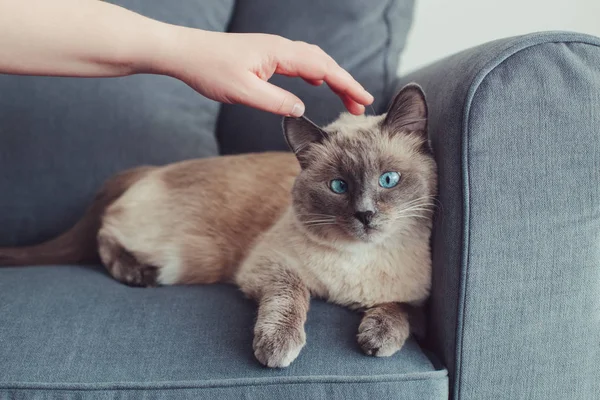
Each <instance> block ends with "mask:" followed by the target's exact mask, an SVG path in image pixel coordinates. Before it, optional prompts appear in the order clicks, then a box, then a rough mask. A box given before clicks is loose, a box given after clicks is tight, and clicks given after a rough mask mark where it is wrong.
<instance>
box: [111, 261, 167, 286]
mask: <svg viewBox="0 0 600 400" xmlns="http://www.w3.org/2000/svg"><path fill="white" fill-rule="evenodd" d="M119 280H120V281H121V282H123V283H125V284H126V285H128V286H133V287H156V286H158V268H156V267H153V266H149V265H140V266H136V268H130V269H129V270H128V271H125V273H124V274H123V275H122V276H121V277H120V279H119Z"/></svg>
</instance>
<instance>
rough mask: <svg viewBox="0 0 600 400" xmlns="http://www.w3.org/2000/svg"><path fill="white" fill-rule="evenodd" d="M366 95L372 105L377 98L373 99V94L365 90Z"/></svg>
mask: <svg viewBox="0 0 600 400" xmlns="http://www.w3.org/2000/svg"><path fill="white" fill-rule="evenodd" d="M365 93H366V94H367V96H368V98H369V101H370V102H371V103H372V102H373V101H375V97H373V95H372V94H371V93H369V92H367V91H366V90H365Z"/></svg>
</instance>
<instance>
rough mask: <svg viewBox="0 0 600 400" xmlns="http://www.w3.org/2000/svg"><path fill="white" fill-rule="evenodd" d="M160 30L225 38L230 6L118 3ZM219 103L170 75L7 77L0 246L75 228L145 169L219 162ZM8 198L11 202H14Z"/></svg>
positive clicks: (0, 88) (2, 79)
mask: <svg viewBox="0 0 600 400" xmlns="http://www.w3.org/2000/svg"><path fill="white" fill-rule="evenodd" d="M115 2H116V3H118V4H120V5H123V6H124V7H125V8H128V9H131V10H133V11H137V12H139V13H141V14H143V15H146V16H148V17H152V18H155V19H158V20H161V21H165V22H169V23H175V24H180V25H186V26H193V27H198V28H204V29H211V30H224V29H225V28H226V25H227V22H228V21H229V18H230V13H231V10H232V8H233V0H210V1H209V0H204V1H190V0H185V1H178V2H177V6H176V7H175V6H167V5H166V4H165V3H164V2H162V1H158V0H152V1H150V0H118V1H115ZM218 111H219V104H218V103H216V102H213V101H210V100H208V99H206V98H204V97H202V96H200V95H198V94H197V93H196V92H195V91H193V90H192V89H191V88H189V87H188V86H187V85H185V84H184V83H182V82H180V81H178V80H176V79H173V78H167V77H163V76H155V75H142V76H133V77H124V78H114V79H75V78H70V79H69V78H51V77H28V76H9V75H0V171H2V174H0V193H1V194H2V196H0V245H15V244H25V243H32V242H37V241H40V240H42V239H45V238H48V237H50V236H52V235H54V234H56V233H58V232H60V231H62V230H64V229H65V228H66V227H68V226H69V225H71V224H72V223H73V222H74V221H75V220H76V219H77V218H78V217H79V216H80V214H81V212H82V210H83V208H84V207H85V205H86V204H87V203H88V201H89V200H90V198H91V197H92V196H93V194H94V192H95V191H96V190H97V189H98V187H99V185H100V184H101V182H102V181H103V180H104V179H106V178H107V177H108V176H110V175H112V174H113V173H115V172H117V171H120V170H122V169H125V168H128V167H131V166H134V165H139V164H146V163H151V164H163V163H168V162H172V161H177V160H181V159H186V158H192V157H202V156H207V155H215V154H217V144H216V140H215V137H214V126H215V123H216V118H217V114H218ZM7 194H10V195H7Z"/></svg>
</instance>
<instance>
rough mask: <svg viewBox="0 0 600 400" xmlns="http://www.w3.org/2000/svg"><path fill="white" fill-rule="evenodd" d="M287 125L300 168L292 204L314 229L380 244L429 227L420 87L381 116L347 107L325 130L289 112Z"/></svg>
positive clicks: (431, 186)
mask: <svg viewBox="0 0 600 400" xmlns="http://www.w3.org/2000/svg"><path fill="white" fill-rule="evenodd" d="M283 128H284V133H285V137H286V140H287V142H288V144H289V146H290V148H291V149H292V151H293V152H294V153H295V155H296V157H297V159H298V161H299V163H300V166H301V168H302V170H301V172H300V174H299V176H298V178H297V179H296V182H295V184H294V188H293V191H292V204H293V209H294V212H295V214H296V216H297V219H298V220H299V221H300V223H301V224H302V226H304V227H305V228H306V229H307V230H308V231H309V232H310V233H311V234H314V235H316V236H318V237H320V238H322V239H324V240H334V241H343V242H368V243H369V242H371V243H378V242H381V241H382V240H385V238H387V237H389V236H390V235H393V234H394V233H396V232H397V231H398V229H400V228H402V227H404V226H408V225H410V224H426V225H428V226H429V224H430V218H431V205H432V204H433V197H434V196H435V194H436V193H435V192H436V187H437V179H436V165H435V162H434V159H433V154H432V151H431V148H430V146H429V140H428V137H427V104H426V100H425V96H424V94H423V91H422V90H421V88H420V87H419V86H418V85H416V84H410V85H407V86H405V87H404V88H402V90H401V91H400V92H399V93H398V94H397V95H396V97H395V98H394V101H393V102H392V104H391V106H390V108H389V109H388V111H387V113H385V114H383V115H379V116H364V115H361V116H353V115H350V114H346V113H344V114H342V115H341V116H340V118H339V119H338V120H336V121H335V122H333V123H331V124H330V125H328V126H326V127H323V128H321V127H318V126H316V125H315V124H313V123H312V122H310V121H309V120H307V119H306V118H292V117H286V118H284V122H283Z"/></svg>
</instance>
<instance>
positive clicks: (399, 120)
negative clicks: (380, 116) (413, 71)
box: [383, 83, 427, 136]
mask: <svg viewBox="0 0 600 400" xmlns="http://www.w3.org/2000/svg"><path fill="white" fill-rule="evenodd" d="M383 127H384V129H385V130H386V131H388V132H390V133H392V134H395V133H398V132H401V131H405V132H419V133H421V134H422V135H424V136H426V135H427V101H426V100H425V93H423V89H421V86H419V85H417V84H416V83H409V84H408V85H406V86H404V87H403V88H402V89H401V90H400V92H398V94H397V95H396V97H395V98H394V100H393V101H392V104H391V105H390V108H389V109H388V111H387V115H386V117H385V120H384V122H383Z"/></svg>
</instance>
